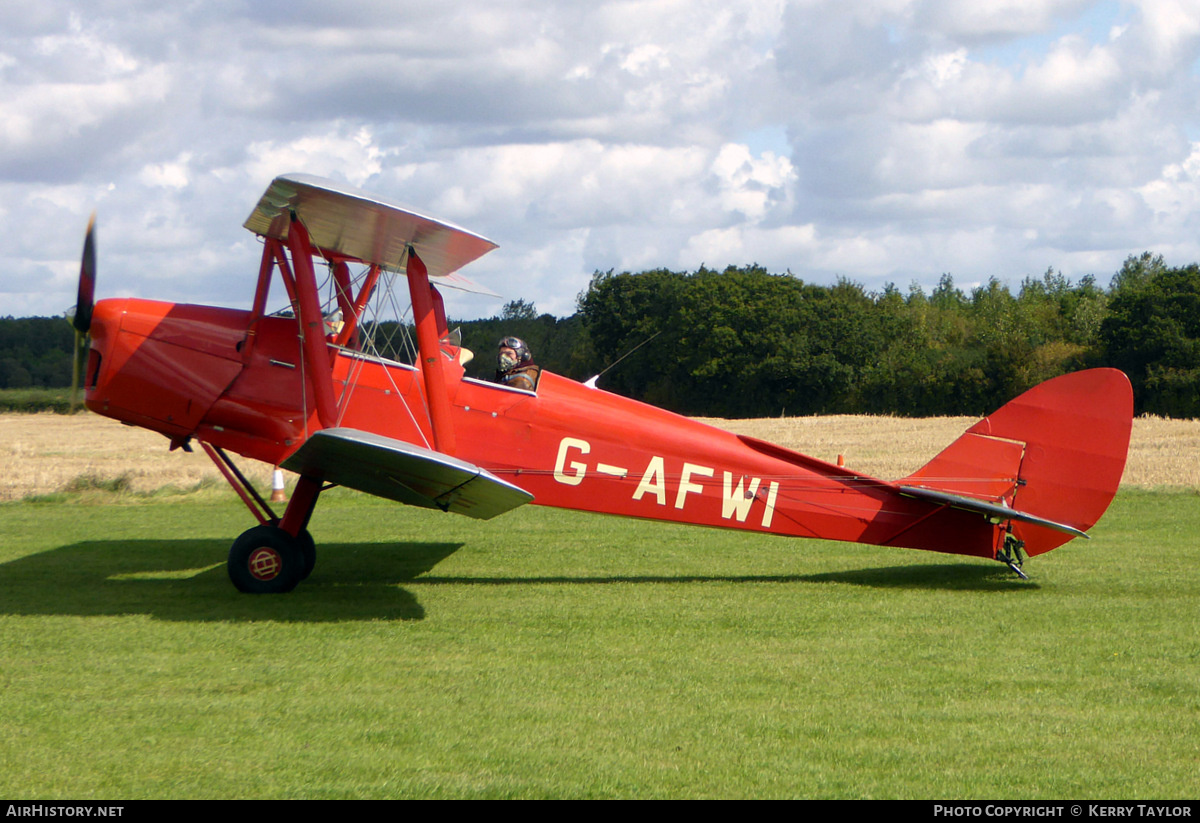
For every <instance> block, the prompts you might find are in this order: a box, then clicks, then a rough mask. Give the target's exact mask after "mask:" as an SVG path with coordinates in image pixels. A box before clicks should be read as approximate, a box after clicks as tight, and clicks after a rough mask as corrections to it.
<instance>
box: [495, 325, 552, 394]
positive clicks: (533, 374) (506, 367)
mask: <svg viewBox="0 0 1200 823" xmlns="http://www.w3.org/2000/svg"><path fill="white" fill-rule="evenodd" d="M541 374H542V369H541V367H540V366H537V365H534V362H533V353H532V352H531V351H529V347H528V346H526V345H525V341H524V340H522V339H521V338H519V337H504V338H501V340H500V351H499V353H498V355H497V357H496V382H497V383H503V384H504V385H505V386H511V387H512V388H514V389H525V390H527V391H533V390H534V389H536V388H537V384H538V378H539V377H540V376H541Z"/></svg>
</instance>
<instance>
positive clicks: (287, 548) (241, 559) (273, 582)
mask: <svg viewBox="0 0 1200 823" xmlns="http://www.w3.org/2000/svg"><path fill="white" fill-rule="evenodd" d="M305 565H306V564H305V559H304V549H303V547H302V546H301V541H300V540H297V539H296V538H294V537H292V536H291V535H290V534H288V533H287V532H285V531H284V530H283V529H281V528H279V527H278V526H255V527H254V528H252V529H247V530H246V531H244V532H242V534H241V536H240V537H238V539H237V540H235V541H233V546H231V547H230V549H229V579H230V580H231V581H232V582H233V585H234V586H236V587H237V589H238V591H241V592H245V593H246V594H283V593H284V592H290V591H291V590H292V589H294V588H296V584H297V583H299V582H300V580H301V579H302V578H301V575H302V574H304V570H305ZM309 571H311V568H310V569H309Z"/></svg>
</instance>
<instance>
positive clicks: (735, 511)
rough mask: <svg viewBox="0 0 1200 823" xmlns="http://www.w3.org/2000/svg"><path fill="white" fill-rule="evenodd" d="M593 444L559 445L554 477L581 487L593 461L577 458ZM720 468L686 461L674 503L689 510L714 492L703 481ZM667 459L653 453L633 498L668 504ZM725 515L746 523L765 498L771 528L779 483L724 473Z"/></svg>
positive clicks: (600, 469)
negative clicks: (708, 493) (688, 507)
mask: <svg viewBox="0 0 1200 823" xmlns="http://www.w3.org/2000/svg"><path fill="white" fill-rule="evenodd" d="M591 451H592V445H591V443H589V442H587V441H586V440H580V439H579V438H577V437H564V438H563V439H562V440H561V441H560V442H559V444H558V456H557V457H556V458H555V460H554V479H555V480H556V481H558V482H559V483H562V484H564V485H567V486H578V485H579V484H581V483H582V482H583V480H584V478H585V477H587V475H588V471H589V464H588V463H585V462H583V461H581V460H578V459H576V458H580V457H585V456H587V455H589V454H591ZM591 470H594V471H595V473H596V474H600V475H605V476H607V477H616V478H621V479H624V478H625V477H627V476H628V475H629V473H630V472H629V470H628V469H627V468H625V467H624V466H617V465H614V464H612V463H602V462H597V463H595V464H594V465H593V466H591ZM716 473H717V471H716V469H714V468H713V467H711V466H704V465H701V464H699V463H687V462H685V463H684V464H683V468H682V470H681V471H680V473H679V483H678V486H677V487H676V489H675V499H674V506H675V508H676V509H680V510H685V509H686V508H687V506H688V504H689V503H690V502H691V501H692V500H693V499H695V498H696V497H700V498H703V497H704V493H705V491H706V490H707V491H709V492H710V496H712V495H714V494H715V493H716V492H717V490H718V487H717V486H716V484H705V483H704V482H703V480H706V479H711V478H714V477H715V476H716ZM668 477H669V475H668V474H667V461H666V458H665V457H662V456H660V455H651V456H650V459H649V460H648V461H647V463H646V468H645V470H644V471H643V472H642V474H641V479H639V480H638V484H637V486H636V487H635V488H634V490H633V499H634V500H636V501H641V500H642V499H644V498H647V497H649V498H650V499H651V500H653V501H654V502H655V503H656V504H657V505H659V506H666V505H667V499H668V493H669V489H668ZM719 489H720V493H721V517H722V518H723V519H725V520H736V521H737V522H738V523H745V522H746V518H747V517H749V516H750V510H751V508H752V507H753V506H754V501H755V500H762V502H763V506H762V520H761V523H762V527H763V528H764V529H769V528H771V523H772V521H773V520H774V518H775V501H776V499H777V498H778V495H779V483H778V482H776V481H774V480H772V481H770V482H769V483H766V484H765V485H764V483H763V480H762V478H759V477H749V476H742V477H736V478H735V476H734V474H733V473H732V472H729V471H722V472H721V486H720V487H719Z"/></svg>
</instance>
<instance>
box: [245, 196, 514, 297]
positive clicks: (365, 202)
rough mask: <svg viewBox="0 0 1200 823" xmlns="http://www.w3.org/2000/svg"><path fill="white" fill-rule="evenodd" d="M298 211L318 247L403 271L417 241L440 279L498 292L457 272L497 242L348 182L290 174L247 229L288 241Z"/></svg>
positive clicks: (258, 208) (265, 198)
mask: <svg viewBox="0 0 1200 823" xmlns="http://www.w3.org/2000/svg"><path fill="white" fill-rule="evenodd" d="M293 213H295V214H296V216H297V217H299V219H300V222H301V223H303V224H304V227H305V228H306V229H307V230H308V234H309V239H310V240H311V241H312V244H313V247H314V248H316V249H320V250H321V251H322V252H323V253H325V254H333V255H341V256H343V257H347V258H351V259H354V260H360V261H362V262H363V263H373V264H376V265H379V266H382V267H383V268H385V269H390V270H392V271H402V270H403V268H404V264H405V260H406V257H405V251H406V249H407V248H408V247H409V246H412V247H413V248H414V249H416V251H417V256H418V257H420V258H421V261H422V262H423V263H424V264H425V267H426V269H428V270H429V277H430V279H432V280H433V281H434V282H435V283H437V284H438V285H443V286H450V287H452V288H456V289H460V290H462V291H468V292H475V293H477V294H486V295H490V296H492V297H496V296H498V295H496V294H495V293H494V292H492V291H490V290H489V289H486V288H484V287H483V286H480V285H478V284H476V283H472V282H471V281H470V280H468V279H467V278H465V277H463V276H462V275H460V274H455V272H456V271H457V270H458V269H460V268H462V267H463V266H465V265H466V264H468V263H470V262H471V261H472V260H475V259H477V258H479V257H482V256H483V255H485V254H487V253H488V252H489V251H491V250H492V249H494V248H496V244H495V243H493V242H492V241H491V240H488V239H487V238H486V237H480V236H479V235H478V234H475V233H474V232H470V231H467V230H466V229H464V228H461V227H459V226H456V225H454V224H453V223H447V222H445V221H444V220H438V219H436V218H433V217H428V216H426V215H424V214H421V213H420V212H418V211H416V210H415V209H412V208H410V207H408V206H405V205H402V204H400V203H395V202H391V201H388V200H384V199H383V198H381V197H377V196H376V195H374V194H370V193H368V192H365V191H363V190H361V189H356V188H354V187H353V186H348V185H346V184H344V183H337V182H335V181H333V180H326V179H324V178H322V177H314V176H313V175H311V174H285V175H281V176H280V177H276V178H275V179H274V180H273V181H271V185H270V186H269V187H268V188H267V190H266V192H265V193H264V194H263V196H262V198H261V199H260V200H259V201H258V205H257V206H255V207H254V212H253V213H252V214H251V215H250V217H249V218H247V219H246V224H245V225H246V228H248V229H249V230H250V231H252V232H254V233H255V234H257V235H260V236H262V237H273V238H275V239H276V240H286V239H287V235H288V226H289V225H290V224H291V215H292V214H293Z"/></svg>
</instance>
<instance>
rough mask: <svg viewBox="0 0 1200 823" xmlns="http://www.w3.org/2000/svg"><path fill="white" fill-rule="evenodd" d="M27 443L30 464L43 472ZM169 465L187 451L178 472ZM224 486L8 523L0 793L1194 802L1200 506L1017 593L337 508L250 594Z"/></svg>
mask: <svg viewBox="0 0 1200 823" xmlns="http://www.w3.org/2000/svg"><path fill="white" fill-rule="evenodd" d="M28 448H31V449H32V448H33V446H29V447H28ZM176 456H177V455H176ZM231 497H232V495H231V494H229V495H226V494H219V493H218V492H217V491H216V490H202V491H201V492H199V493H191V494H180V495H173V496H172V495H161V494H160V495H147V494H139V493H137V491H136V490H131V487H130V486H129V484H110V485H106V484H105V483H103V482H95V483H90V484H89V483H84V484H77V486H76V490H75V491H70V492H67V491H59V492H57V493H55V494H54V495H51V496H49V497H42V498H40V499H41V500H43V501H47V502H33V501H30V500H26V501H23V502H22V501H17V502H8V503H3V504H0V535H3V537H4V540H3V541H2V542H0V689H2V691H0V694H2V695H3V697H2V698H0V795H3V796H6V797H9V798H33V797H37V798H138V797H265V798H279V797H318V798H339V797H901V798H903V797H918V798H920V797H924V798H1054V797H1060V798H1193V797H1195V795H1196V792H1197V787H1198V782H1200V781H1198V777H1197V775H1198V774H1200V689H1198V688H1197V687H1198V685H1200V606H1198V604H1200V546H1198V541H1197V540H1196V539H1195V535H1196V534H1197V530H1198V529H1200V496H1198V495H1197V493H1196V491H1195V490H1194V489H1189V488H1182V489H1173V490H1163V489H1160V490H1158V491H1147V490H1141V489H1130V490H1127V491H1123V492H1122V493H1121V494H1120V495H1119V496H1118V498H1117V500H1116V502H1115V503H1114V505H1113V508H1112V509H1111V510H1110V512H1109V514H1108V515H1106V517H1105V518H1104V519H1103V520H1102V521H1101V522H1100V524H1099V525H1098V526H1097V527H1096V528H1095V529H1094V530H1093V532H1092V534H1093V537H1094V539H1093V540H1092V541H1082V540H1078V541H1074V542H1072V543H1071V544H1069V545H1067V546H1065V547H1063V548H1061V549H1059V550H1057V551H1055V552H1052V553H1051V554H1049V555H1046V556H1043V557H1039V558H1035V559H1034V560H1032V561H1031V562H1030V563H1029V564H1027V566H1026V568H1027V569H1028V570H1029V571H1030V572H1031V573H1032V575H1033V580H1032V581H1030V582H1022V581H1019V580H1017V579H1015V578H1014V577H1013V575H1012V574H1011V573H1010V572H1008V571H1007V570H1006V569H1005V568H1004V567H1002V566H1000V565H999V564H993V563H988V562H983V561H971V560H965V559H961V558H956V557H947V556H941V555H936V554H928V553H922V552H913V551H906V550H898V549H880V548H874V547H865V546H855V545H849V544H838V543H824V542H812V541H793V540H785V539H780V538H772V537H767V536H761V535H748V534H744V533H735V532H723V531H715V530H703V529H689V528H684V527H677V526H670V525H665V524H655V523H643V522H637V521H629V520H621V519H617V518H604V517H597V516H592V515H584V514H577V513H571V512H558V511H552V510H544V509H538V508H532V507H526V508H524V509H520V510H518V511H515V512H512V513H510V514H508V515H505V516H503V517H501V518H498V519H496V520H494V521H489V522H486V523H476V522H474V521H471V520H468V519H465V518H456V517H452V516H447V515H440V514H437V513H432V512H427V511H418V510H412V509H406V508H403V507H398V506H395V505H393V504H389V503H387V502H384V501H377V500H373V499H370V498H367V497H365V496H361V495H354V494H351V493H348V492H339V491H334V492H331V493H329V494H328V495H327V497H325V498H323V499H322V503H321V506H319V507H318V509H317V513H316V515H315V517H314V519H313V523H312V530H313V533H314V536H315V537H316V539H317V542H318V545H319V547H320V548H319V559H318V565H317V569H316V571H315V572H314V573H313V576H312V578H311V579H310V580H309V581H308V582H306V583H305V584H303V585H302V586H301V587H300V588H299V589H297V591H296V592H295V593H293V594H292V595H289V596H286V597H257V598H256V597H246V596H242V595H239V594H237V593H236V592H235V591H234V590H233V589H232V587H231V586H230V584H229V583H228V581H227V579H226V576H225V571H224V568H223V564H224V557H225V554H226V552H227V550H228V546H229V542H230V540H231V539H232V537H233V536H234V535H236V534H237V533H238V532H240V531H241V530H242V529H244V528H246V526H247V525H248V522H247V521H248V515H247V513H246V512H245V510H244V509H243V508H241V506H240V504H238V503H236V502H234V501H233V500H231V499H229V498H231Z"/></svg>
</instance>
